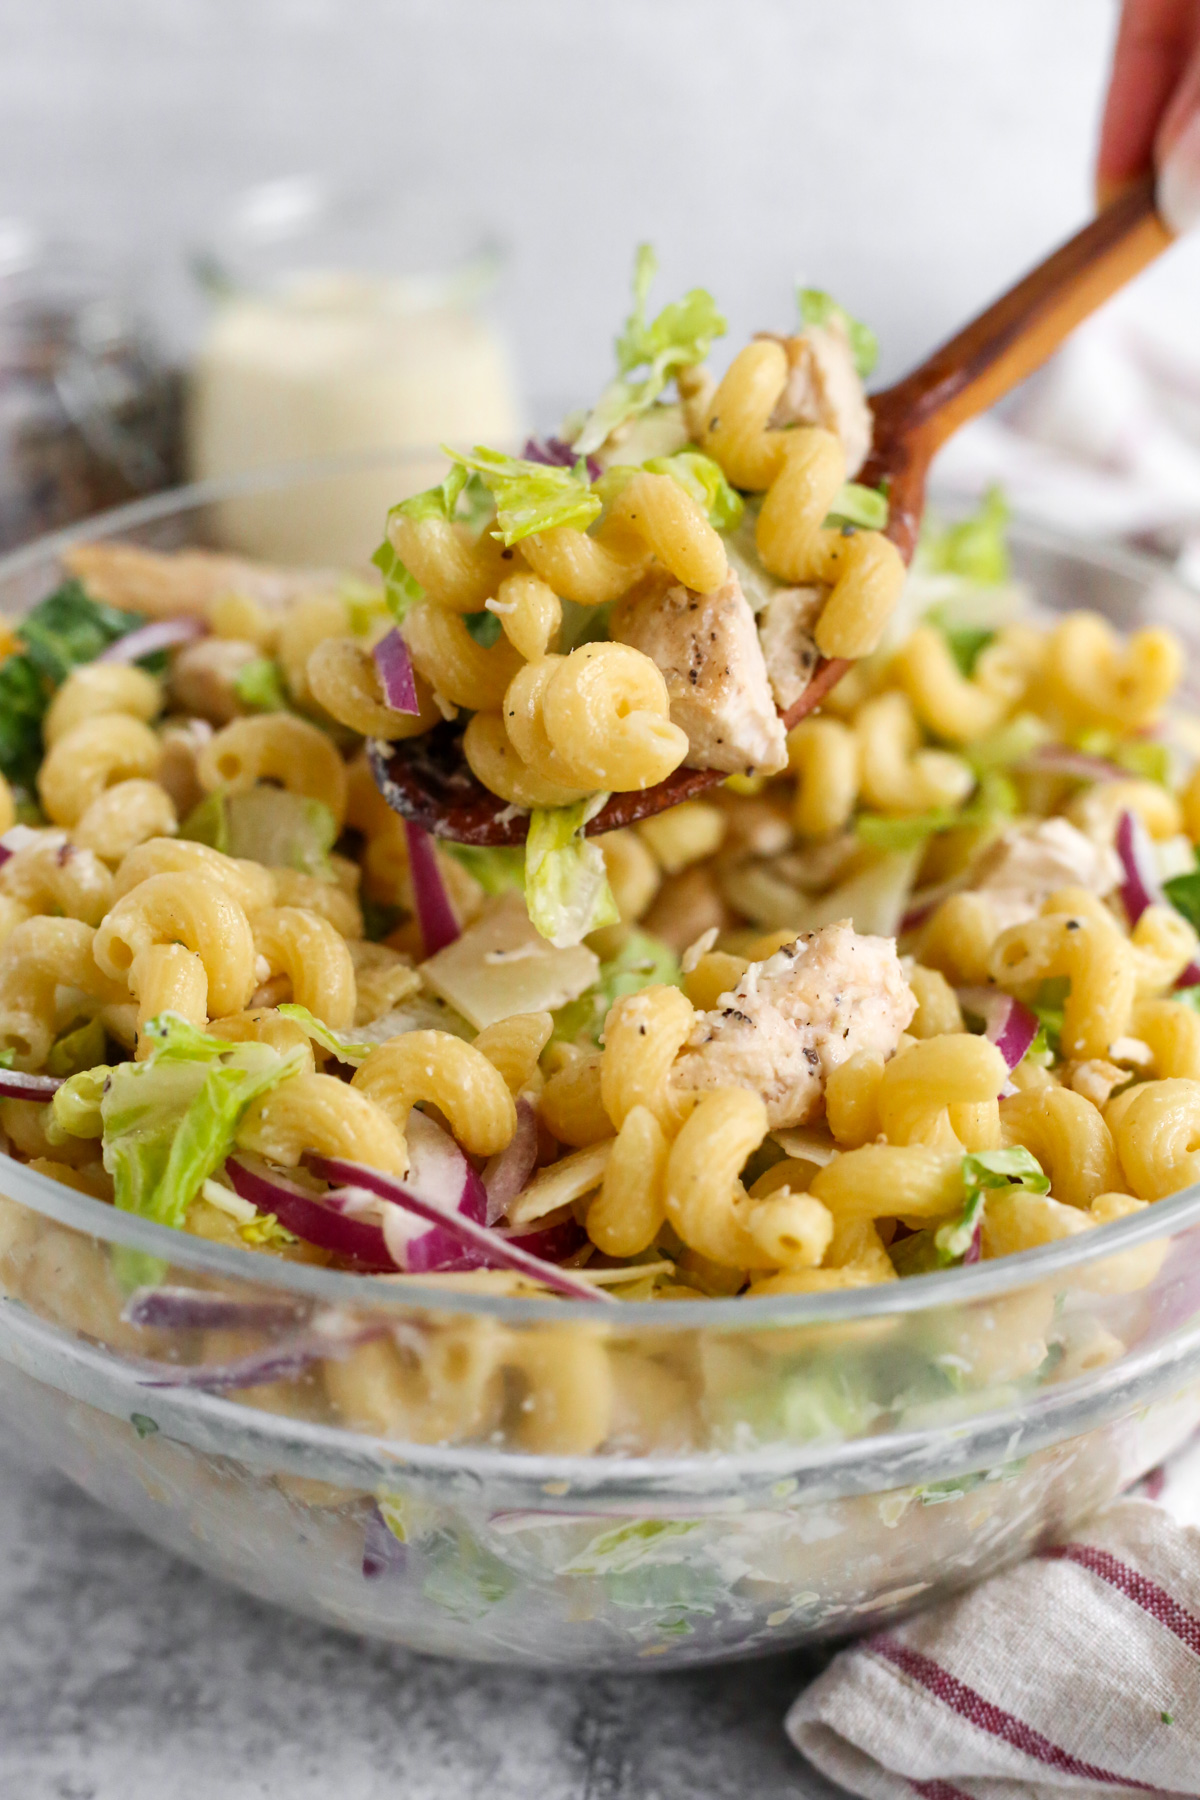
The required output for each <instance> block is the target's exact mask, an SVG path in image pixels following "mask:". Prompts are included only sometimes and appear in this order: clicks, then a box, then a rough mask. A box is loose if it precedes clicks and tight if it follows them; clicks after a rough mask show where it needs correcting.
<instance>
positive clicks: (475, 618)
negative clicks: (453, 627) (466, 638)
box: [462, 607, 504, 650]
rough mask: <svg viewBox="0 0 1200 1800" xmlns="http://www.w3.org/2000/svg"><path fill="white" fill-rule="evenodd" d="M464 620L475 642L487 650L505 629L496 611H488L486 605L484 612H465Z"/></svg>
mask: <svg viewBox="0 0 1200 1800" xmlns="http://www.w3.org/2000/svg"><path fill="white" fill-rule="evenodd" d="M462 622H463V624H464V625H465V626H466V628H467V630H468V631H469V632H470V634H471V636H472V637H473V638H474V639H475V642H476V643H477V644H481V645H482V646H483V648H484V649H485V650H490V649H491V647H492V645H493V644H494V643H495V642H496V640H497V638H498V637H499V636H500V633H501V631H502V630H503V629H504V627H503V626H502V625H501V623H500V621H499V619H498V618H497V617H496V615H495V613H494V612H488V610H487V608H486V607H485V608H484V609H483V611H482V612H474V613H463V614H462Z"/></svg>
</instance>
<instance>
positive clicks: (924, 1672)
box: [862, 1633, 1162, 1794]
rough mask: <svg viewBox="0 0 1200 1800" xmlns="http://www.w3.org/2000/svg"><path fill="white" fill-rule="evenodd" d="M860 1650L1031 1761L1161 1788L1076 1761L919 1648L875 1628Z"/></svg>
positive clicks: (1112, 1782)
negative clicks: (878, 1658)
mask: <svg viewBox="0 0 1200 1800" xmlns="http://www.w3.org/2000/svg"><path fill="white" fill-rule="evenodd" d="M862 1647H863V1649H864V1650H873V1651H874V1652H875V1654H876V1655H877V1656H882V1657H884V1658H886V1660H887V1661H888V1662H890V1663H894V1664H895V1666H896V1668H898V1669H899V1670H900V1671H901V1673H902V1674H905V1675H907V1676H909V1677H910V1678H911V1679H912V1680H913V1681H916V1682H919V1683H920V1685H921V1686H922V1687H923V1688H925V1689H926V1690H927V1691H928V1692H929V1693H931V1694H932V1695H933V1696H934V1698H935V1699H936V1700H940V1701H941V1702H942V1704H943V1706H948V1707H949V1708H950V1710H951V1712H955V1713H957V1714H958V1716H959V1718H960V1719H966V1721H967V1723H968V1724H969V1725H975V1726H977V1727H978V1729H979V1730H980V1731H986V1732H988V1733H989V1734H990V1735H991V1736H992V1737H996V1738H1000V1739H1001V1740H1002V1741H1003V1742H1004V1743H1006V1744H1011V1745H1012V1747H1013V1749H1014V1750H1020V1751H1022V1752H1023V1753H1024V1754H1025V1755H1026V1756H1031V1757H1033V1758H1034V1760H1035V1761H1036V1762H1040V1763H1044V1764H1045V1765H1046V1767H1047V1768H1049V1769H1060V1770H1061V1771H1062V1773H1063V1774H1064V1775H1077V1776H1079V1777H1080V1778H1081V1779H1083V1780H1087V1781H1099V1782H1104V1783H1105V1784H1106V1785H1108V1786H1111V1787H1124V1788H1138V1789H1139V1790H1140V1791H1141V1792H1142V1793H1145V1794H1157V1793H1161V1792H1162V1789H1161V1788H1156V1787H1152V1786H1151V1784H1150V1783H1149V1782H1147V1781H1133V1780H1131V1779H1130V1777H1129V1776H1128V1775H1114V1774H1113V1773H1112V1772H1111V1770H1109V1769H1098V1768H1096V1766H1095V1765H1094V1764H1093V1763H1085V1762H1080V1760H1079V1758H1078V1757H1076V1756H1072V1755H1071V1752H1070V1751H1069V1750H1064V1749H1063V1748H1062V1746H1061V1745H1060V1744H1054V1743H1051V1741H1050V1739H1049V1738H1046V1737H1043V1736H1042V1734H1041V1732H1040V1731H1035V1730H1034V1728H1033V1726H1032V1725H1027V1724H1026V1723H1025V1721H1024V1719H1018V1718H1016V1717H1015V1716H1014V1715H1013V1714H1012V1713H1009V1712H1005V1711H1004V1710H1003V1708H1002V1707H999V1706H993V1704H992V1702H991V1701H990V1700H985V1699H984V1697H983V1695H982V1694H980V1693H977V1692H976V1690H975V1689H974V1688H972V1687H968V1686H967V1685H966V1683H965V1682H963V1681H959V1680H958V1678H957V1677H956V1676H954V1675H951V1674H950V1673H949V1672H948V1671H947V1670H946V1669H943V1668H942V1667H941V1666H940V1664H938V1663H935V1662H934V1661H932V1659H931V1658H930V1657H928V1656H923V1655H922V1654H921V1652H920V1651H919V1650H913V1649H911V1648H910V1647H909V1646H908V1645H907V1644H901V1643H899V1642H898V1641H897V1640H896V1639H895V1638H891V1637H888V1636H887V1635H886V1634H884V1633H881V1634H880V1635H879V1636H878V1637H873V1638H868V1639H867V1642H866V1643H865V1644H864V1645H863V1646H862Z"/></svg>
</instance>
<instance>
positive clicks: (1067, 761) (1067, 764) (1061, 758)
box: [1013, 744, 1129, 781]
mask: <svg viewBox="0 0 1200 1800" xmlns="http://www.w3.org/2000/svg"><path fill="white" fill-rule="evenodd" d="M1013 766H1014V768H1015V769H1016V771H1017V773H1018V774H1021V775H1072V776H1074V777H1075V778H1076V780H1078V781H1128V779H1129V770H1128V769H1123V768H1122V767H1121V765H1120V763H1115V762H1109V761H1108V760H1107V758H1106V757H1103V756H1089V755H1088V753H1087V752H1086V750H1072V749H1070V748H1069V747H1068V746H1067V745H1066V744H1044V745H1043V746H1042V748H1041V749H1040V750H1035V751H1034V753H1033V755H1032V756H1028V757H1026V758H1025V760H1024V761H1023V762H1019V763H1015V764H1014V765H1013Z"/></svg>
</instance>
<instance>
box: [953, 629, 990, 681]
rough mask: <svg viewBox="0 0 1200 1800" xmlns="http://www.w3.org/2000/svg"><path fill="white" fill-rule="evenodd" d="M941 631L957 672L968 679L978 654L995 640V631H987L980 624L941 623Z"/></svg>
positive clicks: (973, 669)
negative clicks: (955, 664)
mask: <svg viewBox="0 0 1200 1800" xmlns="http://www.w3.org/2000/svg"><path fill="white" fill-rule="evenodd" d="M939 623H940V621H939ZM941 633H942V636H943V637H944V638H945V640H946V642H947V644H948V645H949V646H950V654H951V656H952V657H953V658H954V660H955V662H956V663H957V664H958V670H959V674H960V675H965V676H966V677H967V679H968V681H969V680H970V678H971V676H972V675H974V673H975V664H976V663H977V662H978V661H979V658H980V656H981V655H982V654H983V652H984V651H985V650H986V649H987V647H988V645H989V644H992V643H995V641H996V633H995V632H994V631H987V630H985V629H984V628H983V627H982V626H974V625H941Z"/></svg>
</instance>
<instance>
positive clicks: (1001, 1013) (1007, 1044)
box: [955, 987, 1038, 1069]
mask: <svg viewBox="0 0 1200 1800" xmlns="http://www.w3.org/2000/svg"><path fill="white" fill-rule="evenodd" d="M955 992H956V994H957V995H958V1000H959V1004H960V1006H965V1007H966V1009H967V1011H968V1012H972V1013H975V1014H976V1015H977V1016H978V1017H979V1018H981V1019H982V1020H983V1023H984V1035H985V1037H986V1038H987V1040H988V1042H989V1043H990V1044H995V1046H996V1048H997V1050H998V1051H999V1052H1000V1054H1001V1056H1002V1057H1003V1058H1004V1060H1005V1062H1006V1063H1007V1064H1008V1067H1009V1068H1010V1069H1015V1068H1016V1066H1017V1064H1018V1063H1019V1062H1020V1060H1021V1058H1022V1057H1023V1056H1024V1055H1025V1052H1026V1051H1027V1050H1028V1048H1029V1046H1030V1044H1032V1042H1033V1040H1034V1038H1035V1037H1036V1036H1037V1034H1038V1022H1037V1015H1036V1014H1035V1013H1032V1012H1030V1010H1029V1008H1028V1007H1027V1006H1023V1005H1022V1004H1021V1002H1020V1001H1019V1000H1014V999H1013V996H1012V995H1011V994H1005V993H1003V992H1002V991H1001V990H1000V989H999V988H986V987H962V988H956V989H955Z"/></svg>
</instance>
